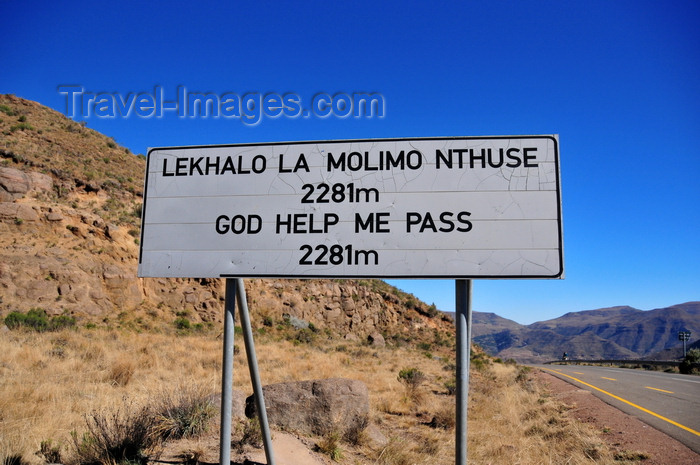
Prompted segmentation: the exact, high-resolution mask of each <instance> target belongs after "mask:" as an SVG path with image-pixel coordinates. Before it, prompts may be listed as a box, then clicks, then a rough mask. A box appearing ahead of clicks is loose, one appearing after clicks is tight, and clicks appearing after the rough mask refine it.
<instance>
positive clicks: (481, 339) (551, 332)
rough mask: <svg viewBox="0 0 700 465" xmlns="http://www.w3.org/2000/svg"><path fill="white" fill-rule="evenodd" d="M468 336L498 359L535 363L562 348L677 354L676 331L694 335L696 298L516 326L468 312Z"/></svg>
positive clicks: (591, 353)
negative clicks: (694, 300)
mask: <svg viewBox="0 0 700 465" xmlns="http://www.w3.org/2000/svg"><path fill="white" fill-rule="evenodd" d="M472 324H473V326H472V341H473V342H474V343H476V344H479V345H480V346H481V347H482V348H483V349H484V350H486V352H488V353H490V354H491V355H495V356H498V357H501V358H513V359H515V360H517V361H519V362H525V363H535V362H543V361H548V360H554V359H557V358H560V357H561V356H562V355H563V353H564V352H566V353H567V354H568V355H569V357H570V358H579V359H655V360H660V359H678V358H680V357H681V356H682V355H681V352H682V343H681V341H679V340H678V332H679V331H690V332H691V340H690V341H689V343H692V342H693V341H695V340H697V339H698V338H700V302H686V303H683V304H678V305H673V306H671V307H666V308H658V309H655V310H647V311H644V310H639V309H636V308H632V307H628V306H620V307H610V308H602V309H598V310H587V311H581V312H572V313H567V314H566V315H564V316H561V317H559V318H555V319H553V320H548V321H541V322H537V323H533V324H531V325H521V324H519V323H516V322H515V321H512V320H508V319H506V318H501V317H500V316H498V315H496V314H494V313H480V312H474V313H473V315H472Z"/></svg>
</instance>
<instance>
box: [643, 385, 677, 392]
mask: <svg viewBox="0 0 700 465" xmlns="http://www.w3.org/2000/svg"><path fill="white" fill-rule="evenodd" d="M644 387H645V388H646V389H651V390H654V391H659V392H665V393H666V394H674V392H673V391H666V390H665V389H657V388H653V387H651V386H644Z"/></svg>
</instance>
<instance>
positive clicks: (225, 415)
mask: <svg viewBox="0 0 700 465" xmlns="http://www.w3.org/2000/svg"><path fill="white" fill-rule="evenodd" d="M236 302H238V310H239V314H240V316H241V327H242V328H243V341H244V343H245V349H246V354H247V356H248V369H249V370H250V379H251V382H252V384H253V392H254V397H255V405H256V407H257V410H258V420H259V421H260V431H261V433H262V439H263V446H264V448H265V457H266V459H267V463H268V465H275V456H274V452H273V450H272V439H271V436H270V427H269V424H268V421H267V410H266V409H265V399H264V397H263V390H262V383H261V382H260V374H259V371H258V359H257V356H256V354H255V344H254V342H253V330H252V328H251V325H250V315H249V313H248V302H247V300H246V295H245V287H244V285H243V280H242V279H240V278H238V279H227V280H226V301H225V304H224V308H225V315H224V355H223V370H222V371H223V373H222V382H221V434H220V437H219V463H220V465H229V464H230V463H231V420H232V406H233V338H234V332H235V330H234V318H233V317H234V310H235V306H236Z"/></svg>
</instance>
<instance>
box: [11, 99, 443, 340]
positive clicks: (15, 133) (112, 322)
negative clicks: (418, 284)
mask: <svg viewBox="0 0 700 465" xmlns="http://www.w3.org/2000/svg"><path fill="white" fill-rule="evenodd" d="M144 170H145V159H144V157H143V156H140V155H134V154H132V153H131V152H130V151H129V150H128V149H126V148H124V147H120V146H119V145H118V144H117V143H116V142H115V141H114V140H113V139H111V138H109V137H106V136H104V135H102V134H100V133H98V132H96V131H94V130H92V129H89V128H87V127H85V126H84V125H81V124H79V123H77V122H75V121H72V120H70V119H68V118H66V117H64V116H63V115H61V114H60V113H58V112H56V111H54V110H51V109H49V108H46V107H44V106H42V105H40V104H38V103H36V102H31V101H27V100H24V99H21V98H18V97H15V96H12V95H1V96H0V317H2V316H6V315H7V314H8V313H9V312H12V311H21V312H26V311H28V310H29V309H31V308H37V307H38V308H42V309H44V310H45V311H46V312H47V313H48V314H49V315H71V316H74V317H75V318H76V319H77V320H78V322H79V323H80V324H90V325H109V326H127V327H128V326H131V327H136V328H142V329H148V328H154V329H155V328H159V327H162V326H163V325H172V324H173V322H174V321H175V320H176V319H178V318H180V319H182V318H186V319H188V321H191V322H192V323H193V324H197V323H208V322H210V323H216V322H219V321H220V320H221V318H222V313H223V300H224V294H223V280H217V279H199V280H195V279H139V278H137V277H136V269H137V259H138V238H139V223H140V212H141V203H142V186H143V175H144ZM246 283H247V292H248V301H249V305H250V308H251V313H252V318H253V323H254V324H255V325H258V326H262V325H264V324H267V325H269V324H270V323H271V322H279V321H284V318H285V316H286V318H287V320H289V319H290V318H291V317H294V318H298V319H301V320H304V321H306V322H308V323H312V324H313V327H314V328H318V329H327V330H328V331H329V332H330V333H333V334H337V335H340V336H346V335H350V336H348V337H360V338H364V337H367V336H368V335H371V334H373V333H374V334H376V333H380V334H383V335H385V336H391V337H395V338H402V339H406V340H408V339H413V340H421V339H427V338H430V339H434V338H436V337H437V335H439V334H440V335H445V336H447V335H448V334H451V333H452V332H453V326H452V324H451V321H450V319H449V318H447V317H444V316H443V315H442V314H440V313H439V312H438V311H437V310H436V309H435V308H434V307H429V306H427V305H425V304H424V303H422V302H419V301H418V300H417V299H415V298H414V297H413V296H411V295H407V294H404V293H402V292H400V291H398V290H397V289H395V288H392V287H391V286H389V285H387V284H386V283H384V282H382V281H377V280H366V281H356V280H309V281H303V280H256V279H251V280H247V281H246Z"/></svg>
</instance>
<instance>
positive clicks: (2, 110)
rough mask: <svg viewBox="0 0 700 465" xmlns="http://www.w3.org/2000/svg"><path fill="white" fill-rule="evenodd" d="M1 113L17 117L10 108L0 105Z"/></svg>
mask: <svg viewBox="0 0 700 465" xmlns="http://www.w3.org/2000/svg"><path fill="white" fill-rule="evenodd" d="M0 111H1V112H3V113H5V114H6V115H7V116H15V115H16V113H15V111H14V110H13V109H12V108H10V107H8V106H7V105H0Z"/></svg>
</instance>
